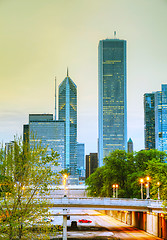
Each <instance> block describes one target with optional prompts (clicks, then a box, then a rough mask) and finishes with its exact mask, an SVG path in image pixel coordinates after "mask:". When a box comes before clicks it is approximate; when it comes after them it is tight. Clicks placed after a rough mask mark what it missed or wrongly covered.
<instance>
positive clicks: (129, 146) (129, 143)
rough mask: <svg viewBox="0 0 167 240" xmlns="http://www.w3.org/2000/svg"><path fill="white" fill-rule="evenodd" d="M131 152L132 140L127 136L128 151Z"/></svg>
mask: <svg viewBox="0 0 167 240" xmlns="http://www.w3.org/2000/svg"><path fill="white" fill-rule="evenodd" d="M132 152H133V141H132V139H131V138H129V140H128V153H132Z"/></svg>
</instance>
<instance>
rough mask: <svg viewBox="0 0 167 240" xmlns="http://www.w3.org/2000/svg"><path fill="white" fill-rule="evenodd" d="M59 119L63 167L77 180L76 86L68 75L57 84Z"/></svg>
mask: <svg viewBox="0 0 167 240" xmlns="http://www.w3.org/2000/svg"><path fill="white" fill-rule="evenodd" d="M58 112H59V120H61V121H64V122H65V168H66V169H67V170H68V172H69V173H70V175H71V182H72V178H74V182H75V181H77V86H76V85H75V83H74V82H73V81H72V79H71V78H70V77H69V76H68V70H67V77H66V78H65V79H64V80H63V82H62V83H61V84H60V85H59V108H58Z"/></svg>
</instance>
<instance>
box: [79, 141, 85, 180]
mask: <svg viewBox="0 0 167 240" xmlns="http://www.w3.org/2000/svg"><path fill="white" fill-rule="evenodd" d="M77 169H78V174H79V177H82V178H84V177H85V144H84V143H77Z"/></svg>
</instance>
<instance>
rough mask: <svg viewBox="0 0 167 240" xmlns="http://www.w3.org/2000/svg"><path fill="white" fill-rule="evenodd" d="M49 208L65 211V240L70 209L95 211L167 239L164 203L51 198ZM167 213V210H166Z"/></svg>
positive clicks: (150, 200)
mask: <svg viewBox="0 0 167 240" xmlns="http://www.w3.org/2000/svg"><path fill="white" fill-rule="evenodd" d="M46 199H47V200H48V206H50V207H54V208H62V209H63V239H64V240H66V239H67V237H66V236H67V214H69V213H68V209H70V210H72V209H93V210H98V211H103V212H104V213H105V214H108V215H110V216H113V217H114V218H116V219H118V220H120V221H123V222H125V223H127V224H129V225H132V226H134V227H137V228H139V229H142V230H145V231H146V232H148V233H151V234H153V235H155V236H157V237H161V238H163V239H167V220H166V219H165V215H164V207H163V201H159V200H152V199H144V200H141V199H121V198H117V199H116V198H86V197H82V198H68V197H62V198H54V197H52V198H50V196H47V197H45V200H46ZM166 211H167V209H166Z"/></svg>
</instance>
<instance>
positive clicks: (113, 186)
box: [112, 184, 115, 198]
mask: <svg viewBox="0 0 167 240" xmlns="http://www.w3.org/2000/svg"><path fill="white" fill-rule="evenodd" d="M112 188H113V198H115V184H113V185H112Z"/></svg>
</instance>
